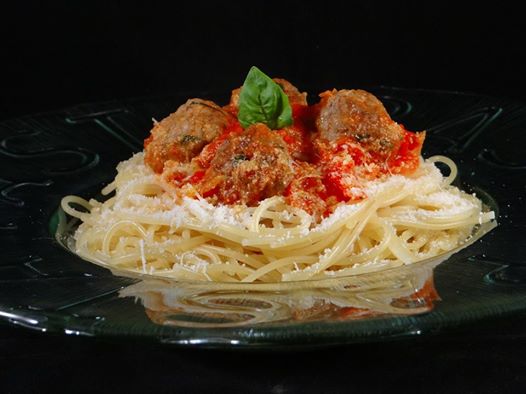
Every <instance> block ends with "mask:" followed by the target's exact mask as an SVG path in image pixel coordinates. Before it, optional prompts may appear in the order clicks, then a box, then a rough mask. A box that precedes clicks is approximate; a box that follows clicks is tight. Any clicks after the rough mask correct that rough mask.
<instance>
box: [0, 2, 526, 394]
mask: <svg viewBox="0 0 526 394" xmlns="http://www.w3.org/2000/svg"><path fill="white" fill-rule="evenodd" d="M1 7H2V12H1V14H0V15H1V16H0V37H1V38H0V40H1V42H2V55H1V66H0V67H1V73H0V82H1V85H0V118H1V119H6V118H10V117H15V116H20V115H24V114H30V113H35V112H41V111H47V110H52V109H58V108H62V107H66V106H71V105H75V104H78V103H83V102H94V101H102V100H113V99H119V98H128V97H141V96H159V95H171V94H174V93H177V92H181V91H184V92H186V91H188V92H210V91H214V92H216V91H223V92H225V94H224V97H225V99H226V97H227V96H228V91H229V90H230V89H232V88H235V87H237V86H239V85H240V84H241V83H242V81H243V79H244V76H245V74H246V72H247V71H248V69H249V67H250V66H251V65H257V66H259V67H260V68H261V69H262V70H264V71H265V72H266V73H268V74H269V75H271V76H280V77H284V78H287V79H289V80H290V81H292V82H293V83H294V84H296V85H297V86H299V87H300V88H301V89H303V90H308V91H310V92H313V93H317V92H319V91H321V90H323V89H327V88H332V87H338V88H342V87H347V88H352V87H368V86H377V85H388V86H399V87H409V88H424V89H445V90H458V91H469V92H475V93H482V94H488V95H494V96H504V97H511V98H515V99H518V100H522V101H526V79H525V78H524V72H525V67H524V61H523V51H524V49H525V47H526V45H525V43H526V42H525V41H526V28H525V23H524V17H523V15H522V13H521V11H519V10H518V9H517V5H516V4H515V5H512V4H506V3H504V2H493V3H489V4H481V3H477V4H472V5H469V6H468V5H463V6H462V7H461V4H460V2H432V3H430V2H419V1H415V2H399V1H397V2H394V1H392V2H389V3H387V4H383V3H381V2H378V1H357V2H329V1H318V2H315V3H307V2H299V1H291V2H285V1H283V2H263V1H260V2H247V1H245V2H205V1H190V2H186V3H183V4H179V3H178V2H169V3H168V2H167V3H164V4H160V3H156V4H154V3H148V4H147V5H146V4H145V3H142V4H139V3H137V4H135V3H132V2H126V1H113V2H88V1H86V2H80V1H56V2H44V1H42V2H37V1H21V2H17V3H16V4H15V2H14V1H12V2H10V4H9V5H5V4H4V5H2V6H1ZM204 94H206V93H204ZM145 132H146V131H145ZM524 323H525V318H524V317H514V318H511V319H508V320H503V321H501V322H494V323H492V324H488V323H481V325H480V326H479V327H471V328H468V329H466V330H464V331H462V332H458V333H449V334H448V335H447V336H444V335H443V336H440V335H439V336H438V337H431V338H424V339H421V340H415V341H399V342H394V343H387V344H373V345H361V346H348V347H340V348H337V349H331V350H325V351H321V352H320V351H318V352H312V351H310V352H300V353H295V352H282V353H264V354H258V353H255V354H252V353H248V354H247V353H238V352H226V353H225V352H208V351H193V350H180V349H174V348H166V347H164V348H163V347H160V346H157V345H154V344H148V343H145V344H134V343H126V342H124V343H123V342H119V341H116V342H114V341H100V340H95V339H90V338H70V337H60V336H50V335H43V334H39V333H30V332H26V331H25V330H23V329H16V328H11V327H5V326H3V327H0V391H3V392H13V393H14V392H52V391H60V387H62V388H65V389H67V390H68V391H91V390H94V391H128V392H139V391H142V392H145V391H150V392H191V391H199V392H258V393H259V392H261V393H264V392H274V393H293V392H294V393H295V392H316V393H323V392H355V391H357V392H384V391H385V392H392V391H395V392H396V391H404V392H462V393H471V392H514V391H521V388H522V387H523V385H524V383H525V378H524V376H523V375H524V372H525V371H526V364H525V362H524V357H523V354H524V351H523V350H524V349H525V348H526V346H525V345H526V340H525V339H524V336H523V333H522V331H523V330H522V327H524ZM2 386H4V390H2Z"/></svg>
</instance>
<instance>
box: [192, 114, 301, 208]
mask: <svg viewBox="0 0 526 394" xmlns="http://www.w3.org/2000/svg"><path fill="white" fill-rule="evenodd" d="M292 177H293V168H292V159H291V157H290V155H289V153H288V151H287V147H286V144H285V142H284V141H283V139H282V138H281V137H280V136H279V135H278V134H276V133H275V132H273V131H271V130H270V129H269V128H268V127H267V126H265V125H264V124H261V123H259V124H255V125H252V126H250V127H248V128H247V129H246V130H245V131H244V132H243V133H242V134H240V135H237V136H234V137H231V138H229V139H227V140H226V141H225V142H223V144H222V145H221V146H220V147H219V149H218V151H217V153H216V155H215V157H214V159H213V160H212V162H211V164H210V168H209V169H208V170H207V171H206V174H205V176H204V178H203V180H202V181H201V182H200V184H199V185H197V189H198V190H199V192H200V193H201V194H202V195H203V196H205V197H208V196H212V195H214V196H216V198H217V200H218V202H222V203H225V204H234V203H243V204H247V205H249V206H255V205H257V204H258V202H259V201H261V200H263V199H265V198H268V197H272V196H275V195H280V194H282V193H283V191H284V190H285V188H286V187H287V185H288V184H289V183H290V181H291V180H292Z"/></svg>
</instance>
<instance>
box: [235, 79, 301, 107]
mask: <svg viewBox="0 0 526 394" xmlns="http://www.w3.org/2000/svg"><path fill="white" fill-rule="evenodd" d="M272 80H273V81H274V82H276V83H277V84H278V85H279V86H281V89H283V91H284V92H285V94H286V95H287V97H288V98H289V102H290V104H291V105H292V104H301V105H307V93H305V92H303V93H300V91H299V90H298V88H297V87H296V86H294V85H293V84H291V83H290V82H289V81H287V80H286V79H282V78H273V79H272ZM240 94H241V88H237V89H234V90H232V95H231V96H230V104H229V106H230V107H231V108H237V107H238V103H239V95H240Z"/></svg>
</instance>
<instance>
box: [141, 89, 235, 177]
mask: <svg viewBox="0 0 526 394" xmlns="http://www.w3.org/2000/svg"><path fill="white" fill-rule="evenodd" d="M233 119H234V118H233V116H232V115H230V114H229V113H227V112H226V111H224V110H223V109H221V107H219V106H218V105H216V104H215V103H213V102H212V101H207V100H201V99H190V100H188V101H187V102H186V103H185V104H183V105H181V106H180V107H179V108H178V109H177V111H176V112H175V113H173V114H171V115H169V116H168V117H166V118H164V119H163V120H162V121H161V122H159V123H157V124H156V125H155V126H154V128H153V129H152V131H151V136H150V137H149V138H148V139H147V140H146V141H145V144H144V145H145V159H144V161H145V163H146V164H147V165H149V166H150V167H151V168H152V169H153V170H154V171H155V172H158V173H160V172H162V170H163V167H164V163H165V162H166V161H167V160H175V161H178V162H189V161H190V160H191V159H192V158H193V157H194V156H196V155H198V154H199V152H201V150H202V149H203V147H204V146H205V145H206V144H208V143H209V142H210V141H212V140H213V139H214V138H216V137H217V136H218V135H220V134H221V133H222V132H223V130H224V129H225V128H226V126H227V125H228V123H229V122H230V121H232V120H233Z"/></svg>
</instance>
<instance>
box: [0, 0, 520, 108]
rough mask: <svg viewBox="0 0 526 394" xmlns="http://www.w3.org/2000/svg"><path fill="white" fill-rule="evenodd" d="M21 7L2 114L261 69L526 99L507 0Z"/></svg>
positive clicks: (3, 28) (15, 8)
mask: <svg viewBox="0 0 526 394" xmlns="http://www.w3.org/2000/svg"><path fill="white" fill-rule="evenodd" d="M9 3H10V4H9V5H8V6H6V5H3V6H2V7H3V8H4V10H3V12H2V13H1V18H0V32H1V35H0V36H1V37H2V38H1V39H2V41H3V45H2V68H3V70H2V74H1V76H0V78H1V93H0V111H1V113H2V115H3V118H6V117H12V116H17V115H21V114H26V113H33V112H36V111H44V110H49V109H57V108H61V107H64V106H69V105H72V104H77V103H83V102H93V101H101V100H111V99H118V98H125V97H136V96H156V95H170V94H173V93H174V92H180V91H191V92H202V91H210V90H214V91H221V92H225V98H226V97H227V95H226V93H227V92H229V91H230V90H231V89H233V88H235V87H237V86H239V85H240V84H242V82H243V79H244V76H245V75H246V72H247V71H248V69H249V67H250V66H251V65H257V66H259V67H260V68H261V69H262V70H264V71H265V72H266V73H267V74H269V75H271V76H279V77H283V78H286V79H289V80H290V81H292V82H293V83H294V84H296V85H297V86H299V87H300V88H301V89H303V90H308V91H310V92H312V93H316V94H317V93H318V92H319V91H321V90H322V89H327V88H333V87H338V88H342V87H346V88H353V87H367V86H375V85H388V86H399V87H409V88H426V89H445V90H459V91H469V92H475V93H483V94H489V95H494V96H506V97H513V98H519V99H524V98H526V89H525V88H526V78H524V70H525V67H524V62H523V52H524V49H525V47H526V45H525V44H526V34H525V28H524V25H525V24H524V17H523V13H522V12H521V11H519V10H518V9H517V6H516V4H515V5H514V4H506V3H505V2H501V1H500V2H492V3H489V4H482V3H483V2H482V3H477V4H472V5H469V6H468V5H466V4H465V3H463V2H445V1H437V2H421V1H414V2H403V1H402V2H399V1H396V2H395V1H391V2H387V3H385V4H384V3H383V2H379V1H371V0H369V1H350V2H330V1H322V2H320V1H318V2H312V3H311V2H302V1H282V2H275V1H269V2H263V1H260V2H247V1H245V2H207V1H202V0H200V1H189V2H184V3H179V2H165V3H155V2H151V3H150V2H149V3H148V4H147V5H146V4H145V3H144V2H137V3H134V2H128V1H112V2H109V1H108V2H103V1H101V2H91V1H85V2H77V1H55V2H46V1H42V2H38V1H20V2H9ZM15 3H16V4H15Z"/></svg>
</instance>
